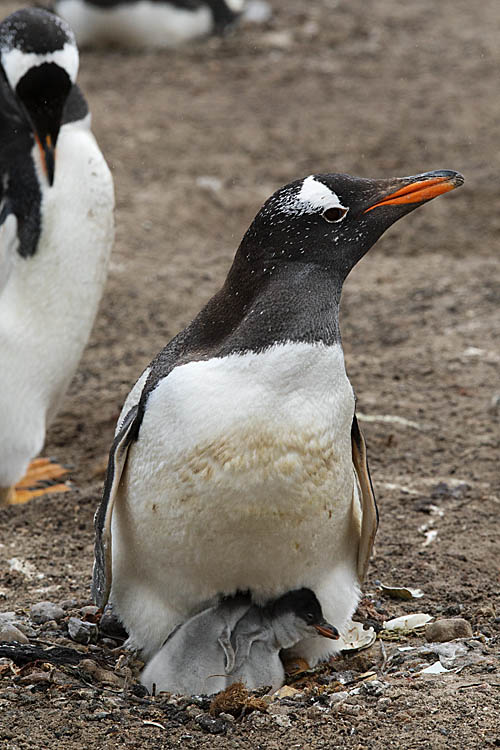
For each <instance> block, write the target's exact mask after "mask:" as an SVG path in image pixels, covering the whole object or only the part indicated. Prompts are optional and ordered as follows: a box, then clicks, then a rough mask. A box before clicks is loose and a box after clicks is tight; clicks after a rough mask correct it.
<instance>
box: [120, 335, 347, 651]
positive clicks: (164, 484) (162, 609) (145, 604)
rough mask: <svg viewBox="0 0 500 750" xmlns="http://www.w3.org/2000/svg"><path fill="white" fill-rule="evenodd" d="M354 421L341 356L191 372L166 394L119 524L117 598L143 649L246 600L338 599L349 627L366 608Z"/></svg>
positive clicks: (123, 498) (178, 375) (245, 360)
mask: <svg viewBox="0 0 500 750" xmlns="http://www.w3.org/2000/svg"><path fill="white" fill-rule="evenodd" d="M353 412H354V397H353V393H352V388H351V386H350V383H349V381H348V379H347V376H346V373H345V368H344V361H343V354H342V349H341V348H340V346H334V347H325V346H323V345H308V344H285V345H280V346H275V347H273V348H272V349H270V350H268V351H266V352H264V353H260V354H253V353H251V354H244V355H231V356H229V357H225V358H221V359H214V360H209V361H205V362H203V361H200V362H192V363H189V364H187V365H183V366H180V367H178V368H176V369H174V370H173V371H172V373H170V375H168V377H167V378H165V379H164V380H163V381H161V382H160V384H159V385H158V386H157V388H156V389H155V390H154V391H153V392H152V393H151V395H150V397H149V400H148V403H147V407H146V412H145V415H144V419H143V422H142V425H141V428H140V432H139V438H138V441H137V442H136V443H134V444H133V445H132V446H131V448H130V450H129V456H128V463H127V468H126V472H125V474H124V477H123V478H122V484H121V487H120V491H119V495H118V498H117V502H116V505H115V510H114V514H113V525H112V554H113V587H112V593H111V599H112V601H113V603H114V605H115V606H116V607H117V609H118V611H119V613H120V615H121V616H122V618H123V620H124V624H125V626H126V627H127V628H128V630H129V633H130V635H131V639H132V641H133V642H134V643H135V644H136V645H138V646H140V647H145V648H146V651H149V650H150V646H152V645H153V642H154V647H156V646H159V645H161V642H162V640H163V639H164V638H165V637H166V635H168V633H169V632H170V630H171V629H172V627H174V626H175V625H176V624H178V622H180V621H182V620H183V619H185V617H186V616H188V615H191V614H193V613H194V612H196V611H197V610H198V609H200V608H201V607H202V606H204V605H205V604H206V603H207V601H210V599H211V598H212V597H215V596H217V595H218V594H231V593H234V592H235V591H237V590H246V589H250V590H251V591H252V594H253V596H254V598H255V599H256V600H257V601H264V600H266V599H269V598H271V597H275V596H278V595H281V594H283V593H285V592H286V591H288V590H290V589H294V588H298V587H301V586H308V587H310V588H312V589H314V590H315V591H316V592H317V595H318V593H319V595H318V598H320V597H321V595H322V594H324V595H326V596H327V597H328V596H329V594H328V591H329V590H330V589H332V588H333V589H335V591H333V593H332V597H333V598H332V597H330V598H331V604H332V605H333V606H334V607H335V614H336V616H335V618H334V619H332V620H331V621H332V622H334V623H335V622H338V621H339V618H340V620H342V624H343V621H344V620H345V618H346V617H347V616H349V614H350V613H351V609H352V606H353V604H352V603H353V602H354V604H355V601H356V598H357V584H356V573H355V570H356V556H357V540H358V539H359V522H360V518H359V516H360V512H359V501H358V495H357V488H356V483H355V477H354V471H353V466H352V453H351V438H350V433H351V424H352V419H353ZM344 590H346V591H347V590H348V591H352V592H353V593H352V594H347V598H348V599H349V602H348V603H347V604H346V603H345V602H344V603H342V602H340V600H339V597H340V599H342V601H343V599H344V598H345V596H344ZM324 598H325V596H323V599H324ZM351 599H352V601H351ZM320 601H321V598H320ZM321 604H322V606H323V608H324V613H325V616H326V617H327V618H328V617H329V616H330V617H331V614H332V613H331V607H330V606H328V602H325V601H321ZM339 607H340V609H341V610H346V611H347V610H349V612H348V613H347V614H346V612H344V611H342V612H339V611H338V610H339Z"/></svg>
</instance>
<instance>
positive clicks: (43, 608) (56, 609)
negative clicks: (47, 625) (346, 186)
mask: <svg viewBox="0 0 500 750" xmlns="http://www.w3.org/2000/svg"><path fill="white" fill-rule="evenodd" d="M30 617H31V619H32V621H33V622H35V623H36V624H37V625H42V624H43V623H44V622H49V620H55V621H56V622H58V621H59V620H62V618H63V617H64V609H63V608H62V607H60V606H59V604H54V602H38V603H37V604H33V606H32V607H31V609H30Z"/></svg>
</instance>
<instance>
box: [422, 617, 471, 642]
mask: <svg viewBox="0 0 500 750" xmlns="http://www.w3.org/2000/svg"><path fill="white" fill-rule="evenodd" d="M425 638H426V640H427V641H428V642H430V643H445V642H446V641H452V640H453V639H454V638H472V628H471V625H470V623H469V622H467V620H464V619H463V618H462V617H456V618H452V619H447V620H437V621H436V622H432V623H429V624H428V625H426V628H425Z"/></svg>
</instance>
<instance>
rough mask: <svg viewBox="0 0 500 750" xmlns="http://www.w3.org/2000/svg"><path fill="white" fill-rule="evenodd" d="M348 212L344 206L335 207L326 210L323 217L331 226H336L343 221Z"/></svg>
mask: <svg viewBox="0 0 500 750" xmlns="http://www.w3.org/2000/svg"><path fill="white" fill-rule="evenodd" d="M347 211H348V209H347V208H342V206H334V207H332V208H325V210H324V211H323V213H322V216H323V218H324V219H325V220H326V221H328V222H329V223H330V224H334V223H335V222H337V221H342V219H343V218H344V216H345V215H346V213H347Z"/></svg>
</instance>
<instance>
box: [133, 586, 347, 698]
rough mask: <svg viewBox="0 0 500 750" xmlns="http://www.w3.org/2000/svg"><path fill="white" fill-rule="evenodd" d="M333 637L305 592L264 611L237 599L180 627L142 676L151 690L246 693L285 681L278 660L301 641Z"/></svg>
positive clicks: (292, 593)
mask: <svg viewBox="0 0 500 750" xmlns="http://www.w3.org/2000/svg"><path fill="white" fill-rule="evenodd" d="M319 635H322V636H324V637H326V638H334V639H336V638H338V637H339V634H338V632H337V630H336V629H335V628H334V627H333V626H332V625H330V624H329V623H327V622H326V621H325V619H324V617H323V613H322V611H321V607H320V605H319V602H318V600H317V599H316V597H315V595H314V594H313V592H312V591H309V589H298V590H296V591H289V592H288V593H287V594H285V595H284V596H282V597H280V598H279V599H276V600H275V601H273V602H270V603H269V604H268V605H266V606H265V607H259V606H257V605H256V604H252V602H251V599H250V597H249V596H243V595H239V596H236V597H233V598H230V599H225V600H223V601H222V602H221V603H220V604H219V605H218V606H215V607H209V608H208V609H205V610H203V611H202V612H200V613H199V614H197V615H194V617H192V618H191V619H189V620H188V621H187V622H185V623H184V624H183V625H180V626H179V627H178V628H176V630H174V632H173V633H171V634H170V636H169V637H168V638H167V640H166V642H165V643H164V644H163V646H162V647H161V649H160V650H159V651H158V653H157V654H155V656H153V658H152V659H151V661H150V662H149V663H148V664H147V665H146V667H145V669H144V670H143V672H142V675H141V682H142V684H143V685H145V686H146V687H147V688H148V690H149V691H150V692H152V687H153V685H155V686H156V690H157V691H161V690H166V691H169V692H170V693H181V694H184V695H210V694H211V693H218V692H219V691H220V690H224V689H225V688H227V687H229V685H232V683H233V682H243V684H244V685H245V686H246V687H247V688H248V689H249V690H255V689H256V688H258V687H263V686H264V685H268V686H269V687H271V688H272V690H277V689H278V688H279V687H281V686H282V685H283V682H284V680H285V670H284V668H283V663H282V661H281V659H280V655H279V654H280V651H281V649H288V648H291V647H292V646H294V645H295V644H296V643H298V641H300V640H303V639H304V638H315V637H318V636H319Z"/></svg>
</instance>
